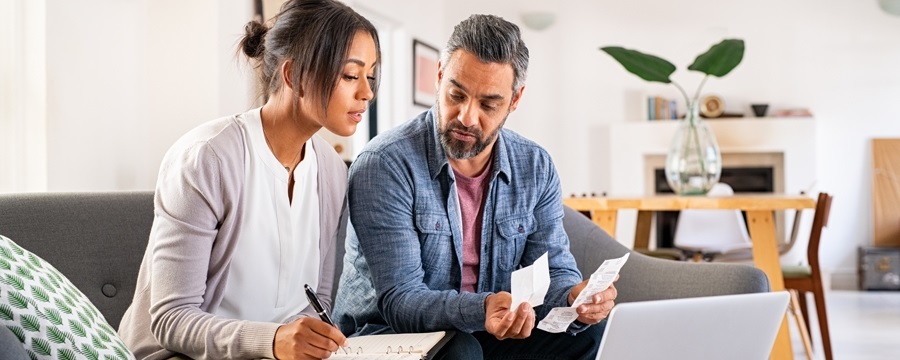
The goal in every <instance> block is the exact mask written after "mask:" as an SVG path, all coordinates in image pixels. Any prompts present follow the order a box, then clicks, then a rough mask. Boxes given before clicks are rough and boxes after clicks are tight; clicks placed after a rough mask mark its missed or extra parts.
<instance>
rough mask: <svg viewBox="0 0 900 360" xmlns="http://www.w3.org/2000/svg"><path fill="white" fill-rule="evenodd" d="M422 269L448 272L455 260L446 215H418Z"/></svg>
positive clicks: (417, 225) (417, 224)
mask: <svg viewBox="0 0 900 360" xmlns="http://www.w3.org/2000/svg"><path fill="white" fill-rule="evenodd" d="M416 228H417V229H418V230H419V245H420V249H421V252H422V254H421V255H422V267H424V268H426V269H428V270H437V271H448V270H449V269H450V268H451V266H450V263H451V261H452V259H453V256H452V254H453V241H452V240H451V236H452V233H451V232H450V221H449V220H448V219H447V216H446V215H444V214H431V213H419V214H416Z"/></svg>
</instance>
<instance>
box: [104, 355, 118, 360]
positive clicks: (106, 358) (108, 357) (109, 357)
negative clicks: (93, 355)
mask: <svg viewBox="0 0 900 360" xmlns="http://www.w3.org/2000/svg"><path fill="white" fill-rule="evenodd" d="M103 360H118V359H117V358H116V357H115V356H112V355H109V354H106V355H103Z"/></svg>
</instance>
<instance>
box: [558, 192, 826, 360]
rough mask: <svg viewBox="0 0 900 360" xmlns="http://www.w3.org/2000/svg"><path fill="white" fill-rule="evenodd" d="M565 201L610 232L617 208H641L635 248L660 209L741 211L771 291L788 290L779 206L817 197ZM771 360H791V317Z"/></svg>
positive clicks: (644, 242) (801, 205) (796, 206)
mask: <svg viewBox="0 0 900 360" xmlns="http://www.w3.org/2000/svg"><path fill="white" fill-rule="evenodd" d="M563 203H564V204H566V205H567V206H569V207H571V208H573V209H575V210H577V211H581V212H587V213H590V215H591V219H592V220H593V221H594V223H596V224H597V225H598V226H600V227H601V228H603V229H604V230H606V232H607V233H609V234H611V235H613V236H615V234H616V223H617V219H618V213H619V210H637V211H638V217H637V225H636V228H635V233H634V234H635V239H634V248H636V249H642V248H643V249H646V248H647V247H648V245H649V241H650V231H651V229H650V224H651V222H652V219H653V213H654V212H656V211H680V210H685V209H703V210H741V211H745V212H746V214H747V225H748V228H749V230H750V240H751V242H752V246H753V248H752V254H753V264H754V266H756V267H757V268H759V269H760V270H762V271H763V272H764V273H765V274H766V276H768V277H769V286H770V287H771V290H772V291H781V290H784V278H783V277H782V273H781V262H780V261H779V255H778V243H777V237H776V227H775V217H774V211H775V210H802V209H814V208H815V207H816V201H815V199H812V198H809V197H805V196H792V195H782V194H760V195H733V196H722V197H715V196H677V195H655V196H637V197H582V198H577V197H572V198H566V199H563ZM770 358H771V359H793V352H792V350H791V338H790V334H789V333H788V323H787V317H785V318H784V319H782V321H781V328H780V329H779V331H778V336H777V337H776V339H775V344H774V345H773V347H772V353H771V356H770Z"/></svg>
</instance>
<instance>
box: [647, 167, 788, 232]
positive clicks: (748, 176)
mask: <svg viewBox="0 0 900 360" xmlns="http://www.w3.org/2000/svg"><path fill="white" fill-rule="evenodd" d="M665 161H666V157H665V155H645V156H644V166H645V168H644V174H645V176H646V180H645V181H644V183H645V184H646V186H647V190H646V193H648V194H671V193H672V189H671V188H670V187H669V184H668V183H667V182H666V176H665V170H664V168H665ZM719 182H722V183H725V184H728V185H730V186H731V188H732V189H733V190H734V193H735V194H738V195H739V194H765V193H783V192H784V154H783V153H767V152H764V153H736V152H723V153H722V176H721V177H720V178H719ZM654 220H655V225H654V227H653V229H654V230H653V232H652V237H651V244H652V243H654V241H653V240H654V239H655V243H656V247H658V248H671V247H673V238H674V236H675V226H676V225H677V224H678V211H660V212H657V213H656V217H655V219H654ZM745 220H746V215H745ZM784 223H785V214H784V212H783V211H780V212H777V213H776V214H775V227H776V229H778V231H777V233H776V236H777V239H778V241H779V242H783V241H784V239H785V234H784V229H785V228H784Z"/></svg>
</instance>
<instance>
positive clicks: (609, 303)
mask: <svg viewBox="0 0 900 360" xmlns="http://www.w3.org/2000/svg"><path fill="white" fill-rule="evenodd" d="M618 279H619V278H618V277H616V280H618ZM587 283H588V280H585V281H582V282H581V283H579V284H578V285H575V286H574V287H573V288H572V291H570V292H569V305H572V303H574V302H575V299H576V298H578V294H580V293H581V290H584V287H585V286H587ZM618 295H619V292H618V291H616V285H615V284H610V285H609V288H607V289H606V290H603V291H601V292H598V293H596V294H594V296H591V298H590V300H588V301H586V302H585V303H583V304H581V305H579V306H578V308H577V309H575V312H577V313H578V319H577V320H578V321H580V322H582V323H585V324H588V325H593V324H596V323H598V322H600V321H601V320H603V319H606V317H607V316H609V312H610V311H612V308H613V306H615V305H616V303H615V300H616V296H618Z"/></svg>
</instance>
